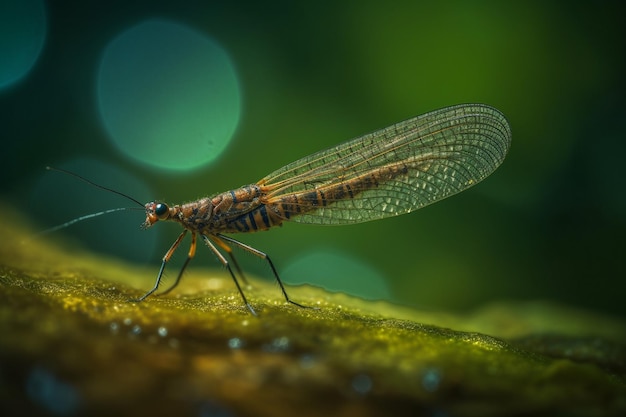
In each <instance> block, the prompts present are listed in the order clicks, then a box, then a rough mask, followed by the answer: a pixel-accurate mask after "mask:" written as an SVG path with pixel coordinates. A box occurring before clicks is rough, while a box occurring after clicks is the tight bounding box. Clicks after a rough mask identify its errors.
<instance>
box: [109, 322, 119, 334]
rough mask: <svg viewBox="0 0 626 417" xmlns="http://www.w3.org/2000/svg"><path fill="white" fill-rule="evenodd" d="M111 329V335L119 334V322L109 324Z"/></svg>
mask: <svg viewBox="0 0 626 417" xmlns="http://www.w3.org/2000/svg"><path fill="white" fill-rule="evenodd" d="M109 329H110V330H111V333H113V334H117V332H118V331H119V330H120V325H119V324H117V322H114V321H113V322H111V323H110V324H109Z"/></svg>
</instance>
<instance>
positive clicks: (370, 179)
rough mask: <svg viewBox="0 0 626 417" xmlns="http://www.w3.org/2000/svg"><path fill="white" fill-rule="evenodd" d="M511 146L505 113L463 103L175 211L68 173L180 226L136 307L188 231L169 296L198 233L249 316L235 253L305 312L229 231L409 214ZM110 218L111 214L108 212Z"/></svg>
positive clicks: (456, 187) (494, 163) (480, 173)
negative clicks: (254, 263) (248, 258)
mask: <svg viewBox="0 0 626 417" xmlns="http://www.w3.org/2000/svg"><path fill="white" fill-rule="evenodd" d="M510 143H511V129H510V126H509V124H508V122H507V120H506V118H505V117H504V115H503V114H502V113H501V112H500V111H498V110H496V109H495V108H493V107H490V106H487V105H483V104H462V105H457V106H452V107H447V108H443V109H440V110H436V111H433V112H430V113H426V114H424V115H421V116H417V117H415V118H412V119H408V120H405V121H403V122H400V123H397V124H394V125H392V126H390V127H387V128H385V129H381V130H378V131H375V132H373V133H369V134H367V135H364V136H361V137H358V138H356V139H353V140H351V141H348V142H345V143H343V144H340V145H337V146H335V147H332V148H329V149H326V150H323V151H320V152H317V153H314V154H312V155H309V156H306V157H304V158H302V159H300V160H297V161H295V162H292V163H290V164H288V165H286V166H284V167H282V168H280V169H278V170H276V171H274V172H272V173H271V174H269V175H268V176H266V177H264V178H263V179H261V180H260V181H258V182H256V183H254V184H249V185H245V186H243V187H240V188H237V189H234V190H230V191H226V192H224V193H221V194H217V195H215V196H213V197H205V198H202V199H199V200H196V201H192V202H189V203H185V204H181V205H172V206H170V205H168V204H166V203H164V202H158V201H152V202H149V203H147V204H145V205H144V204H142V203H140V202H139V201H137V200H135V199H133V198H132V197H129V196H127V195H125V194H122V193H120V192H118V191H115V190H112V189H109V188H107V187H103V186H101V185H98V184H94V183H92V182H91V181H88V180H86V179H84V178H82V177H80V176H78V175H76V174H73V173H70V174H71V175H74V176H77V177H79V178H80V179H82V180H84V181H86V182H88V183H90V184H92V185H95V186H97V187H99V188H103V189H105V190H108V191H112V192H114V193H117V194H120V195H123V196H124V197H127V198H128V199H130V200H132V201H133V202H135V203H137V204H139V205H140V206H142V207H143V208H144V209H145V212H146V220H145V222H144V223H143V225H142V227H143V228H149V227H151V226H153V225H154V224H155V223H157V222H159V221H174V222H177V223H180V224H181V225H182V227H183V231H182V232H181V234H180V235H179V236H178V238H177V239H176V240H175V241H174V243H173V244H172V246H171V247H170V248H169V250H168V251H167V252H166V253H165V256H163V259H162V263H161V267H160V269H159V272H158V275H157V277H156V281H155V283H154V286H153V288H152V289H150V290H149V291H147V292H146V293H145V294H144V295H143V296H141V297H140V298H139V299H138V300H137V301H143V300H144V299H146V298H147V297H149V296H150V295H151V294H153V293H155V292H156V291H157V289H158V288H159V285H160V283H161V279H162V276H163V271H164V270H165V266H166V265H167V263H168V262H169V260H170V258H171V257H172V254H173V253H174V252H175V251H176V249H177V248H178V247H179V245H180V244H181V242H182V241H183V238H184V237H185V236H186V235H187V234H188V233H190V234H191V245H190V247H189V252H188V254H187V259H186V260H185V262H184V263H183V266H182V268H181V269H180V271H179V273H178V276H177V278H176V280H175V282H174V283H173V284H172V285H171V286H170V287H169V288H167V289H166V290H165V291H163V292H161V294H165V293H167V292H169V291H171V290H172V289H174V288H175V287H176V286H177V285H178V283H179V282H180V279H181V277H182V275H183V272H184V271H185V269H186V267H187V265H188V264H189V262H190V261H191V259H193V257H194V256H195V254H196V246H197V238H198V236H200V238H202V240H203V241H204V243H205V244H206V245H207V246H208V247H209V249H210V250H211V251H212V252H213V253H214V254H215V256H217V258H218V259H219V261H220V262H221V263H222V265H224V267H225V268H226V269H227V270H228V272H229V273H230V276H231V277H232V279H233V281H234V283H235V285H236V287H237V290H238V291H239V294H240V296H241V298H242V300H243V302H244V304H245V305H246V307H247V308H248V310H249V311H250V312H251V313H252V314H255V315H256V312H255V310H254V308H253V307H252V305H251V304H250V303H249V302H248V300H247V299H246V296H245V294H244V292H243V290H242V287H241V285H240V283H239V280H238V278H237V276H239V277H241V278H242V279H244V280H245V278H244V275H243V273H242V270H241V268H240V267H239V264H238V263H237V261H236V259H235V257H234V255H233V249H232V248H233V247H239V248H241V249H243V250H245V251H248V252H250V253H252V254H254V255H256V256H258V257H259V258H262V259H264V260H265V261H266V262H267V263H268V264H269V266H270V268H271V270H272V273H273V275H274V278H275V279H276V281H277V282H278V284H279V286H280V289H281V291H282V294H283V297H284V298H285V300H286V301H287V302H289V303H291V304H295V305H297V306H300V307H305V306H303V305H302V304H299V303H297V302H295V301H293V300H291V299H290V298H289V296H288V295H287V291H286V290H285V286H284V285H283V283H282V281H281V279H280V277H279V275H278V272H277V270H276V268H275V267H274V264H273V262H272V261H271V259H270V257H269V256H268V255H267V254H266V253H264V252H261V251H260V250H257V249H255V248H253V247H251V246H249V245H246V244H245V243H242V242H239V241H238V240H235V239H233V238H231V237H229V236H226V235H227V234H234V233H249V232H256V231H260V230H267V229H270V228H272V227H275V226H280V225H281V224H282V223H283V222H285V221H293V222H298V223H308V224H319V225H345V224H353V223H360V222H365V221H370V220H377V219H382V218H385V217H391V216H398V215H401V214H405V213H410V212H412V211H414V210H417V209H419V208H421V207H424V206H426V205H428V204H431V203H434V202H436V201H439V200H441V199H444V198H446V197H448V196H451V195H453V194H456V193H458V192H461V191H463V190H465V189H467V188H469V187H471V186H473V185H475V184H477V183H478V182H480V181H481V180H483V179H485V178H486V177H487V176H488V175H490V174H491V173H492V172H493V171H494V170H495V169H496V168H497V167H498V166H499V165H500V164H501V163H502V161H503V160H504V157H505V156H506V153H507V151H508V149H509V146H510ZM60 171H63V170H60ZM65 172H66V171H65ZM114 210H115V209H114ZM109 211H112V210H108V211H106V212H109ZM106 212H101V213H96V214H94V215H99V214H105V213H106ZM94 215H88V216H83V218H79V219H75V220H73V221H71V222H68V223H66V224H64V225H61V226H59V227H64V226H66V225H69V224H71V223H73V222H76V221H79V220H83V219H84V218H89V217H93V216H94ZM57 228H58V227H57ZM54 229H56V228H54ZM224 253H226V254H227V255H228V257H229V258H230V261H229V260H228V259H226V257H225V256H224ZM231 263H232V265H233V266H234V268H235V270H236V271H237V275H236V274H235V272H234V271H233V268H232V267H231Z"/></svg>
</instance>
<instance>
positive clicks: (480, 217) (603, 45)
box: [0, 1, 626, 315]
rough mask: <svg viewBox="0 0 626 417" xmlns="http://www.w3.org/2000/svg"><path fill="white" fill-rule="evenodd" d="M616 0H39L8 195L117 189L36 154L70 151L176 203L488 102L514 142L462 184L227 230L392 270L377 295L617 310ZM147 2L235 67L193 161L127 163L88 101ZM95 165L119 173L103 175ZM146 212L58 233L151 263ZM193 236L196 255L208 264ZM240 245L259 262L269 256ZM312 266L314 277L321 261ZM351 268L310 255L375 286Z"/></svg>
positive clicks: (338, 283) (11, 148)
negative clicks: (221, 127) (423, 118)
mask: <svg viewBox="0 0 626 417" xmlns="http://www.w3.org/2000/svg"><path fill="white" fill-rule="evenodd" d="M623 16H624V13H623V11H622V10H621V7H620V3H619V2H564V1H563V2H495V1H494V2H487V1H473V2H465V1H456V2H429V3H426V2H415V1H411V2H409V1H405V2H364V1H345V2H332V1H328V2H289V1H276V2H271V3H266V2H223V3H211V2H197V4H196V3H185V2H180V3H177V2H171V1H167V2H165V1H163V2H160V1H137V2H115V1H114V2H106V3H92V2H49V3H46V7H45V17H46V25H47V26H46V28H47V29H46V35H45V36H46V37H45V41H44V45H43V49H42V52H41V55H40V56H39V58H38V60H37V62H36V63H35V66H34V67H33V69H32V70H31V71H30V72H29V73H28V74H27V75H26V76H25V78H24V79H22V80H20V81H19V82H18V83H16V84H14V85H12V86H10V87H8V88H5V89H3V90H0V137H1V138H2V153H1V157H0V158H1V161H0V162H1V168H0V169H1V178H0V181H1V182H2V184H1V190H2V191H1V192H2V195H1V198H2V200H3V201H4V202H5V203H9V204H11V205H13V206H15V207H17V208H18V209H19V210H20V211H22V212H23V213H24V214H25V215H27V216H29V217H30V219H32V220H33V221H34V222H35V224H36V225H37V226H36V227H39V228H42V229H43V228H46V227H50V226H53V225H55V224H58V223H60V222H63V221H66V220H69V219H71V218H74V217H76V216H79V215H82V214H85V213H87V212H89V211H91V210H96V209H107V208H111V207H118V206H124V205H127V204H128V202H126V201H124V200H121V199H120V198H119V197H117V196H114V195H112V194H109V193H104V192H102V191H99V190H94V189H91V188H89V187H86V186H85V185H84V184H82V183H80V182H78V181H76V180H74V179H72V178H67V177H64V176H62V175H59V174H57V173H51V172H46V171H44V169H43V168H44V167H45V166H46V165H48V164H50V165H56V166H64V164H69V162H68V161H77V160H79V161H83V162H81V163H74V165H72V164H70V166H72V167H74V169H75V170H78V173H79V174H81V173H82V174H85V175H87V173H88V174H89V176H90V179H93V180H95V181H98V182H100V183H103V184H105V185H107V186H110V187H113V188H116V189H119V190H120V191H124V192H127V193H129V194H131V195H132V196H133V197H134V198H137V199H139V200H141V201H151V200H153V199H162V200H165V201H167V202H170V203H179V202H184V201H189V200H193V199H196V198H199V197H202V196H205V195H211V194H215V193H218V192H222V191H225V190H228V189H232V188H236V187H238V186H241V185H243V184H248V183H251V182H256V181H258V180H259V179H260V178H262V177H263V176H265V175H266V174H268V173H270V172H271V171H273V170H275V169H277V168H279V167H281V166H282V165H285V164H287V163H289V162H291V161H294V160H296V159H298V158H300V157H302V156H305V155H307V154H309V153H312V152H314V151H318V150H320V149H323V148H326V147H330V146H333V145H335V144H338V143H340V142H343V141H345V140H347V139H350V138H352V137H355V136H358V135H361V134H364V133H368V132H370V131H372V130H375V129H378V128H382V127H386V126H388V125H390V124H392V123H394V122H398V121H400V120H403V119H406V118H409V117H412V116H415V115H418V114H421V113H425V112H427V111H430V110H434V109H436V108H440V107H445V106H448V105H453V104H458V103H464V102H481V103H487V104H490V105H493V106H494V107H497V108H498V109H500V110H501V111H503V112H504V113H505V115H506V116H507V117H508V119H509V121H510V123H511V126H512V130H513V142H512V148H511V150H510V153H509V155H508V157H507V159H506V161H505V162H504V164H503V166H502V167H501V168H500V169H498V170H497V171H496V173H495V174H494V175H493V176H492V177H490V178H488V179H487V180H486V181H485V182H484V183H481V184H480V185H478V186H476V187H474V188H472V189H471V190H469V191H466V192H464V193H462V194H460V195H458V196H455V197H453V198H450V199H448V200H445V201H443V202H440V203H438V204H436V205H433V206H429V207H427V208H425V209H423V210H420V211H419V212H417V213H413V214H410V215H407V216H401V217H398V218H394V219H388V220H382V221H378V222H373V223H365V224H361V225H356V226H346V227H315V226H306V225H297V224H287V225H286V226H285V227H283V228H282V229H279V230H275V231H270V232H267V233H259V234H256V235H249V236H243V235H242V236H236V237H237V238H241V240H242V241H244V242H246V243H248V244H250V245H252V246H254V247H256V248H259V249H261V250H263V251H265V252H267V253H268V254H270V255H271V257H272V259H273V260H274V262H275V264H276V265H277V267H278V269H279V271H280V270H283V269H285V266H287V265H289V264H290V263H292V262H295V260H297V259H300V258H301V257H303V256H305V255H310V254H315V253H318V252H321V253H331V254H332V255H333V256H337V257H339V258H345V259H350V260H356V262H357V263H359V264H360V266H365V267H366V269H367V270H369V271H375V274H374V275H375V276H378V277H383V281H384V284H385V286H386V290H383V289H380V294H381V298H384V299H387V300H390V301H394V302H398V303H402V304H408V305H412V306H416V307H419V308H427V309H430V308H432V309H438V308H444V309H451V310H462V309H465V308H470V307H475V306H479V305H482V304H484V303H487V302H491V301H496V300H507V299H514V300H529V299H548V300H554V301H560V302H563V303H566V304H570V305H575V306H581V307H586V308H590V309H593V310H597V311H603V312H611V313H615V314H619V315H626V303H624V292H625V284H624V277H626V270H625V269H626V268H625V261H624V258H625V254H626V244H625V242H626V237H625V236H626V234H625V231H626V230H625V229H626V227H625V226H626V221H625V213H626V193H625V192H624V190H623V180H624V178H625V175H624V168H623V167H624V162H623V159H624V155H626V145H625V142H624V131H623V125H624V121H625V120H626V111H625V109H626V106H625V103H624V100H625V95H624V93H625V89H624V79H625V77H624V74H626V68H625V62H624V61H625V54H624V51H626V48H625V45H624V44H625V43H626V34H625V33H624V32H626V29H624V25H623ZM152 18H159V19H168V20H172V21H175V22H178V23H182V24H185V25H188V26H189V27H191V28H193V29H194V30H197V31H199V32H202V33H205V34H206V35H208V36H210V37H211V38H212V39H213V40H215V41H216V42H218V43H219V44H220V45H221V47H222V48H224V50H225V51H226V52H227V53H228V55H229V56H230V58H231V60H232V63H233V65H234V67H235V69H236V72H237V75H238V79H239V87H240V90H241V96H242V102H241V103H242V114H241V118H240V121H239V126H238V128H237V130H236V133H235V136H234V138H233V141H232V143H230V145H229V146H228V147H227V148H226V150H225V152H224V153H223V154H222V155H221V156H220V158H219V159H218V160H217V161H216V162H214V163H213V164H211V165H208V166H206V167H204V168H200V169H195V170H193V171H190V172H178V173H176V172H172V171H159V170H155V169H153V168H147V167H146V166H143V165H140V164H137V163H136V162H135V161H133V160H131V159H129V158H127V157H126V156H124V155H122V154H121V153H120V152H119V151H118V150H117V149H116V148H115V147H114V146H113V145H111V143H110V141H109V139H108V137H107V132H106V131H105V129H104V127H103V123H102V120H101V118H100V116H99V114H98V105H97V97H96V92H97V88H96V77H97V70H98V63H99V61H100V59H101V57H102V54H103V50H104V48H105V47H106V45H107V44H108V43H109V42H110V41H111V39H113V38H115V36H117V35H118V34H119V33H120V32H122V31H124V30H126V29H127V28H129V27H132V26H134V25H137V24H138V23H141V22H143V21H145V20H147V19H152ZM2 36H4V37H5V38H6V37H7V36H8V39H10V34H9V35H7V34H6V32H5V33H4V34H3V35H2ZM171 105H172V106H182V107H183V108H182V109H181V111H183V112H184V111H185V109H184V106H185V103H179V102H176V103H172V104H171ZM129 117H132V115H129ZM173 140H176V141H179V142H180V145H181V146H183V147H184V146H185V138H178V137H177V138H173ZM189 152H190V153H193V152H194V151H193V149H189ZM81 164H82V165H81ZM100 166H102V167H113V168H114V169H115V170H117V171H116V172H117V174H115V175H109V174H106V175H104V174H103V175H102V176H101V177H99V176H98V175H97V172H98V169H97V168H98V167H100ZM81 167H85V168H84V170H83V169H82V168H81ZM86 167H89V168H90V169H92V168H95V169H96V171H95V173H94V171H93V170H89V172H87V171H88V170H87V168H86ZM101 172H103V173H105V172H107V171H106V170H105V168H102V170H101ZM142 184H143V185H142ZM85 204H86V205H85ZM89 204H91V206H89ZM143 219H144V216H143V214H142V213H141V212H123V213H117V214H112V215H109V216H104V217H102V218H99V219H97V220H93V221H89V222H86V223H89V224H83V225H77V226H75V227H72V228H69V229H67V230H66V231H65V232H64V233H63V236H69V237H71V238H72V239H73V242H74V244H76V245H84V246H86V247H89V248H92V249H94V250H97V251H102V252H105V253H110V254H114V255H115V256H120V257H125V258H127V259H130V260H133V261H135V262H139V263H144V264H154V267H155V273H156V268H157V266H158V265H157V264H158V262H159V258H160V257H161V256H162V254H163V252H164V251H165V250H166V249H167V247H169V244H170V242H171V241H173V239H174V238H175V236H176V234H177V233H178V230H177V228H176V227H175V225H158V226H159V227H157V228H155V229H151V230H149V231H140V230H138V226H139V224H140V223H141V222H142V221H143ZM201 249H203V250H200V251H199V253H198V255H197V260H196V261H194V263H193V265H215V260H214V259H213V256H212V255H211V254H210V253H209V252H208V251H207V250H204V248H201ZM185 252H186V248H184V249H182V250H181V254H179V255H178V257H177V259H176V260H175V261H174V263H175V264H176V263H177V264H180V262H181V261H182V260H183V259H184V253H185ZM240 258H242V259H243V260H244V262H243V263H244V265H245V269H246V270H248V271H254V272H255V273H258V274H260V275H262V276H264V277H267V279H270V277H271V273H270V271H269V270H268V268H266V267H265V265H264V264H263V263H262V262H260V261H256V260H254V259H252V257H250V256H248V255H242V256H240ZM333 259H334V258H333ZM324 266H325V267H326V266H327V265H324ZM303 269H306V270H305V271H303V272H302V274H306V276H307V277H311V278H310V281H311V282H315V270H314V268H312V267H307V268H303ZM174 271H175V268H172V270H171V272H170V274H169V275H170V277H172V278H173V277H174V276H175V272H174ZM354 271H359V272H358V273H355V272H354ZM293 274H294V272H290V276H284V279H285V281H286V282H287V283H289V282H297V281H298V280H299V279H298V277H294V275H293ZM296 274H297V272H296ZM361 274H362V268H358V269H357V268H354V269H352V268H351V267H350V263H347V264H346V265H344V266H342V264H341V262H338V263H337V264H336V267H334V268H333V267H331V268H324V269H323V270H322V269H320V272H319V275H320V281H321V280H325V281H326V280H328V279H331V280H332V281H335V282H334V284H335V287H336V288H338V289H343V290H344V291H346V292H353V288H355V285H356V286H357V287H358V286H361V287H364V288H367V287H368V286H371V287H372V288H379V287H378V286H376V285H379V284H380V283H377V284H376V285H374V284H370V283H368V282H365V281H364V279H363V280H361ZM322 275H323V276H322ZM291 277H294V278H291ZM150 284H151V277H146V288H148V287H149V285H150ZM233 291H235V290H234V288H233ZM277 291H278V289H277Z"/></svg>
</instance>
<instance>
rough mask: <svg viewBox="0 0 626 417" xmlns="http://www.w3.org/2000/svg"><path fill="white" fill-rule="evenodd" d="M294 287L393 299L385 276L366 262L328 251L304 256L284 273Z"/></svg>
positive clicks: (319, 251) (376, 298)
mask: <svg viewBox="0 0 626 417" xmlns="http://www.w3.org/2000/svg"><path fill="white" fill-rule="evenodd" d="M281 276H282V277H283V278H284V280H285V282H287V283H289V284H290V285H298V284H309V285H315V286H318V287H322V288H325V289H326V290H328V291H332V292H343V293H347V294H351V295H354V296H357V297H361V298H365V299H370V300H385V299H389V298H390V297H391V295H390V292H389V288H388V287H387V284H386V282H385V279H384V276H383V275H382V274H380V273H379V272H378V271H376V270H375V269H374V268H373V267H371V266H370V265H368V264H367V263H366V262H365V261H363V260H362V259H358V258H354V257H352V256H350V255H348V254H347V253H342V252H339V251H333V252H330V251H328V250H326V249H323V250H318V251H314V252H310V253H307V254H304V255H302V256H300V257H298V258H296V259H295V260H294V261H292V262H291V263H290V264H288V265H287V266H286V268H285V269H284V270H283V271H282V273H281Z"/></svg>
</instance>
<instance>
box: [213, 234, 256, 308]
mask: <svg viewBox="0 0 626 417" xmlns="http://www.w3.org/2000/svg"><path fill="white" fill-rule="evenodd" d="M201 236H202V239H204V242H205V243H206V245H207V246H208V247H209V249H211V251H213V253H214V254H215V256H217V259H219V261H220V262H221V263H222V265H224V267H226V269H228V272H230V276H231V277H232V278H233V281H235V285H236V286H237V290H239V294H240V295H241V298H242V299H243V302H244V304H245V305H246V307H248V310H250V312H251V313H252V314H253V315H255V316H256V315H257V314H256V311H254V309H253V308H252V306H251V305H250V303H248V300H247V299H246V296H245V294H244V293H243V290H242V289H241V285H239V281H238V280H237V277H236V276H235V274H234V273H233V269H232V268H231V267H230V264H229V263H228V261H227V260H226V258H224V255H222V253H221V252H220V251H219V250H218V249H217V248H216V247H215V245H213V243H212V242H211V240H213V239H214V237H213V236H206V235H201ZM216 243H217V242H216ZM218 245H219V246H220V247H221V246H222V245H221V244H218Z"/></svg>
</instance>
